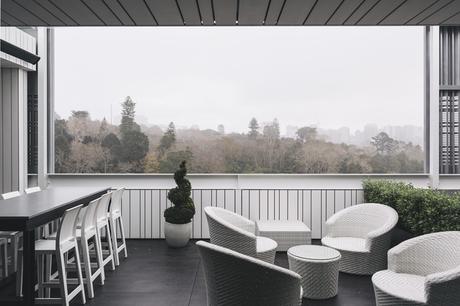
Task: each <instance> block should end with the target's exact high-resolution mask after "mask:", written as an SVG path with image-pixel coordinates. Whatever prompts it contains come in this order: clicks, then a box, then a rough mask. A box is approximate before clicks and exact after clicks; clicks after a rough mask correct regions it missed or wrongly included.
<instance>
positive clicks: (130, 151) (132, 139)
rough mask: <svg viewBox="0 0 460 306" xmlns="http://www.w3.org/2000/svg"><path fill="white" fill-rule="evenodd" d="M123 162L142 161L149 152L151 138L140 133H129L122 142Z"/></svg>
mask: <svg viewBox="0 0 460 306" xmlns="http://www.w3.org/2000/svg"><path fill="white" fill-rule="evenodd" d="M121 146H122V160H123V161H126V162H136V161H141V160H143V159H144V157H145V156H146V155H147V153H148V152H149V138H148V137H147V135H145V134H144V133H142V132H139V131H128V132H126V133H125V135H124V137H123V138H122V140H121Z"/></svg>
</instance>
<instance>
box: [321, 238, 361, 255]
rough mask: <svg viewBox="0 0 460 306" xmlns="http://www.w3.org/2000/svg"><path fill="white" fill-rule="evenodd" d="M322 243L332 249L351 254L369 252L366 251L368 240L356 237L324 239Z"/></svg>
mask: <svg viewBox="0 0 460 306" xmlns="http://www.w3.org/2000/svg"><path fill="white" fill-rule="evenodd" d="M321 242H322V243H323V244H324V245H326V246H328V247H331V248H334V249H336V250H339V251H340V250H342V251H349V252H360V253H365V252H369V251H368V250H367V249H366V239H363V238H355V237H328V236H326V237H324V238H323V239H321Z"/></svg>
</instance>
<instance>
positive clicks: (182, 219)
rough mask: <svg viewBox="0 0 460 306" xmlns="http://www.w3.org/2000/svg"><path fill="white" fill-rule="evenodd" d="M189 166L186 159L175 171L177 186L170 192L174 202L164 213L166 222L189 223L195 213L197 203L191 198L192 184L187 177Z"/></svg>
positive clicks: (171, 199) (170, 198) (169, 194)
mask: <svg viewBox="0 0 460 306" xmlns="http://www.w3.org/2000/svg"><path fill="white" fill-rule="evenodd" d="M186 175H187V167H186V163H185V161H183V162H181V164H180V166H179V170H177V171H176V172H175V173H174V181H175V182H176V184H177V187H175V188H172V189H170V190H169V192H168V199H169V200H170V201H171V202H172V203H173V204H174V206H171V207H169V208H167V209H166V210H165V212H164V214H163V216H164V217H165V220H166V222H169V223H173V224H186V223H189V222H190V221H191V220H192V218H193V216H194V215H195V205H194V204H193V200H192V198H191V194H192V185H191V184H190V181H189V180H188V179H186V178H185V176H186Z"/></svg>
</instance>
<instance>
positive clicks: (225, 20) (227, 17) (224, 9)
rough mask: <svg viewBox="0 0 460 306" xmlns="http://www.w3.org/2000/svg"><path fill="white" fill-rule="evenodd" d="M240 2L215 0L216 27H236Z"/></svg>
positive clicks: (236, 0) (235, 0)
mask: <svg viewBox="0 0 460 306" xmlns="http://www.w3.org/2000/svg"><path fill="white" fill-rule="evenodd" d="M241 1H243V0H241ZM238 2H239V1H238V0H213V4H214V17H215V21H216V25H235V23H236V20H238V14H237V12H238Z"/></svg>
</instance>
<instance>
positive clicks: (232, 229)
mask: <svg viewBox="0 0 460 306" xmlns="http://www.w3.org/2000/svg"><path fill="white" fill-rule="evenodd" d="M204 212H205V213H206V218H207V220H208V226H209V236H210V238H211V243H213V244H215V245H219V246H222V247H225V248H228V249H230V250H233V251H236V252H238V253H241V254H245V255H248V256H252V257H255V258H258V259H261V260H263V261H266V262H269V263H274V262H275V255H276V247H277V246H278V244H277V243H276V241H274V240H272V239H270V238H266V237H258V236H256V235H255V230H256V229H255V223H254V222H253V221H251V220H248V219H246V218H244V217H242V216H240V215H238V214H235V213H233V212H231V211H229V210H226V209H223V208H220V207H211V206H208V207H205V208H204Z"/></svg>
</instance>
